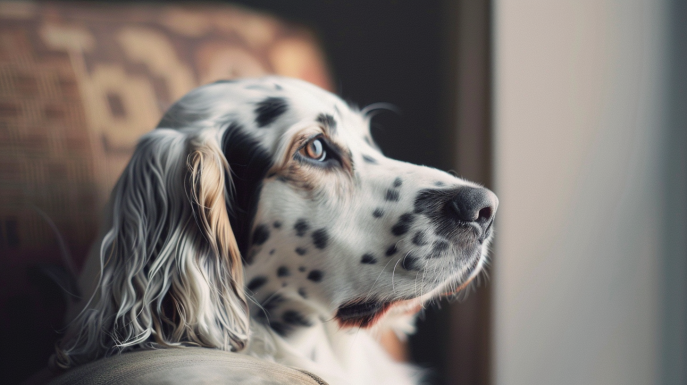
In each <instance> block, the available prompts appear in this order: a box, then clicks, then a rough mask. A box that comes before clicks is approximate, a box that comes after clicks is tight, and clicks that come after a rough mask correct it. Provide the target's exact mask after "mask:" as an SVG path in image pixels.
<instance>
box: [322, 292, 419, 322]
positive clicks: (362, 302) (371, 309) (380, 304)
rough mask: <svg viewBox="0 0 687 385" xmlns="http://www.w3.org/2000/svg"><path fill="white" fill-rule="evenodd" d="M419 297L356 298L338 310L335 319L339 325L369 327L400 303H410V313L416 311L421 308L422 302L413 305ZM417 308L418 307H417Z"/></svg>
mask: <svg viewBox="0 0 687 385" xmlns="http://www.w3.org/2000/svg"><path fill="white" fill-rule="evenodd" d="M418 299H419V298H405V299H404V298H399V299H397V300H391V301H379V300H374V299H367V300H366V299H361V298H356V299H353V300H350V301H347V302H345V303H344V304H342V305H341V306H339V308H338V309H337V311H336V315H335V316H334V319H336V320H337V322H338V323H339V326H340V327H342V328H345V327H360V328H369V327H372V326H374V325H375V324H376V323H377V321H379V319H381V318H382V317H383V316H384V314H386V313H387V311H389V309H391V308H392V307H394V308H395V307H399V305H404V304H405V305H408V306H409V307H410V309H409V310H407V312H408V313H413V314H414V313H416V312H417V311H419V310H420V307H421V306H420V303H417V304H416V306H412V305H413V303H414V302H417V301H418ZM415 308H416V309H415Z"/></svg>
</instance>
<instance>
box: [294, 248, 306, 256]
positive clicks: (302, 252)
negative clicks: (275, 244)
mask: <svg viewBox="0 0 687 385" xmlns="http://www.w3.org/2000/svg"><path fill="white" fill-rule="evenodd" d="M307 253H308V249H306V248H305V247H296V254H298V255H305V254H307Z"/></svg>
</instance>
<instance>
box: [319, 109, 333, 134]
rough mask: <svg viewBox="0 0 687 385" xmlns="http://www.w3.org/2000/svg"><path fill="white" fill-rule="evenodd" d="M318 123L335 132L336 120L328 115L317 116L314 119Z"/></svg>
mask: <svg viewBox="0 0 687 385" xmlns="http://www.w3.org/2000/svg"><path fill="white" fill-rule="evenodd" d="M316 120H317V121H318V122H319V123H321V124H323V125H325V126H327V127H329V129H330V130H332V131H336V120H334V117H333V116H331V115H329V114H324V113H323V114H319V115H317V119H316Z"/></svg>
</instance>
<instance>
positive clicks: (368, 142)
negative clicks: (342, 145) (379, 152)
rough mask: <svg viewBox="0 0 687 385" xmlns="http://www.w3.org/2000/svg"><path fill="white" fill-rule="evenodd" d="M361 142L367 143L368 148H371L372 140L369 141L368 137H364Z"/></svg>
mask: <svg viewBox="0 0 687 385" xmlns="http://www.w3.org/2000/svg"><path fill="white" fill-rule="evenodd" d="M363 140H364V141H365V143H367V144H369V145H370V146H372V139H370V137H369V136H366V137H364V138H363Z"/></svg>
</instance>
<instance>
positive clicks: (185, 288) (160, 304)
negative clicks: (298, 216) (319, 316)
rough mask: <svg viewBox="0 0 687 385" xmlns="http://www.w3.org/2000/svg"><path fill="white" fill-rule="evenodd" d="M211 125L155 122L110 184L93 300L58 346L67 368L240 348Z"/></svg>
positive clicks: (244, 336)
mask: <svg viewBox="0 0 687 385" xmlns="http://www.w3.org/2000/svg"><path fill="white" fill-rule="evenodd" d="M217 142H218V139H217V137H216V133H215V132H207V131H206V132H205V133H201V134H194V135H193V136H191V137H189V136H188V135H187V134H184V133H182V132H180V131H176V130H166V129H157V130H155V131H154V132H152V133H150V134H148V135H146V136H145V137H143V139H142V140H141V141H140V143H139V145H138V146H137V148H136V151H135V153H134V155H133V157H132V159H131V161H130V163H129V165H128V166H127V168H126V169H125V170H124V173H123V174H122V176H121V178H120V180H119V181H118V182H117V185H116V187H115V189H114V191H113V195H112V199H111V203H110V206H111V213H110V215H111V218H112V220H111V227H110V230H109V232H107V233H106V235H105V236H104V237H103V239H102V243H101V248H100V266H101V271H100V278H99V281H98V285H97V288H96V292H95V294H94V296H93V298H92V299H91V302H90V303H89V304H88V305H87V306H86V307H85V309H84V310H83V311H82V312H81V313H80V315H79V316H78V317H77V318H76V319H75V320H74V321H73V322H72V324H71V325H70V328H69V329H68V332H67V335H66V336H65V338H64V339H63V340H62V341H61V342H60V344H59V345H58V347H57V354H56V356H55V358H56V364H57V365H59V366H61V367H65V368H66V367H70V366H73V365H75V364H80V363H84V362H88V361H91V360H94V359H97V358H100V357H103V356H107V355H109V354H112V353H114V352H118V351H123V350H127V349H131V348H134V347H142V346H147V345H151V344H157V345H158V346H181V345H198V346H204V347H211V348H218V349H222V350H233V351H239V350H241V349H243V348H244V347H245V345H246V343H247V341H248V334H249V317H248V310H247V306H246V300H245V297H244V294H243V272H242V264H241V255H240V253H239V250H238V247H237V244H236V240H235V238H234V234H233V232H232V229H231V225H230V223H229V215H228V211H227V202H228V200H227V199H228V193H227V191H226V187H225V186H228V185H231V184H230V183H226V182H227V180H226V178H229V175H231V174H230V172H229V167H228V164H227V161H226V159H225V158H224V155H223V154H222V151H221V150H220V148H219V146H218V145H217Z"/></svg>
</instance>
